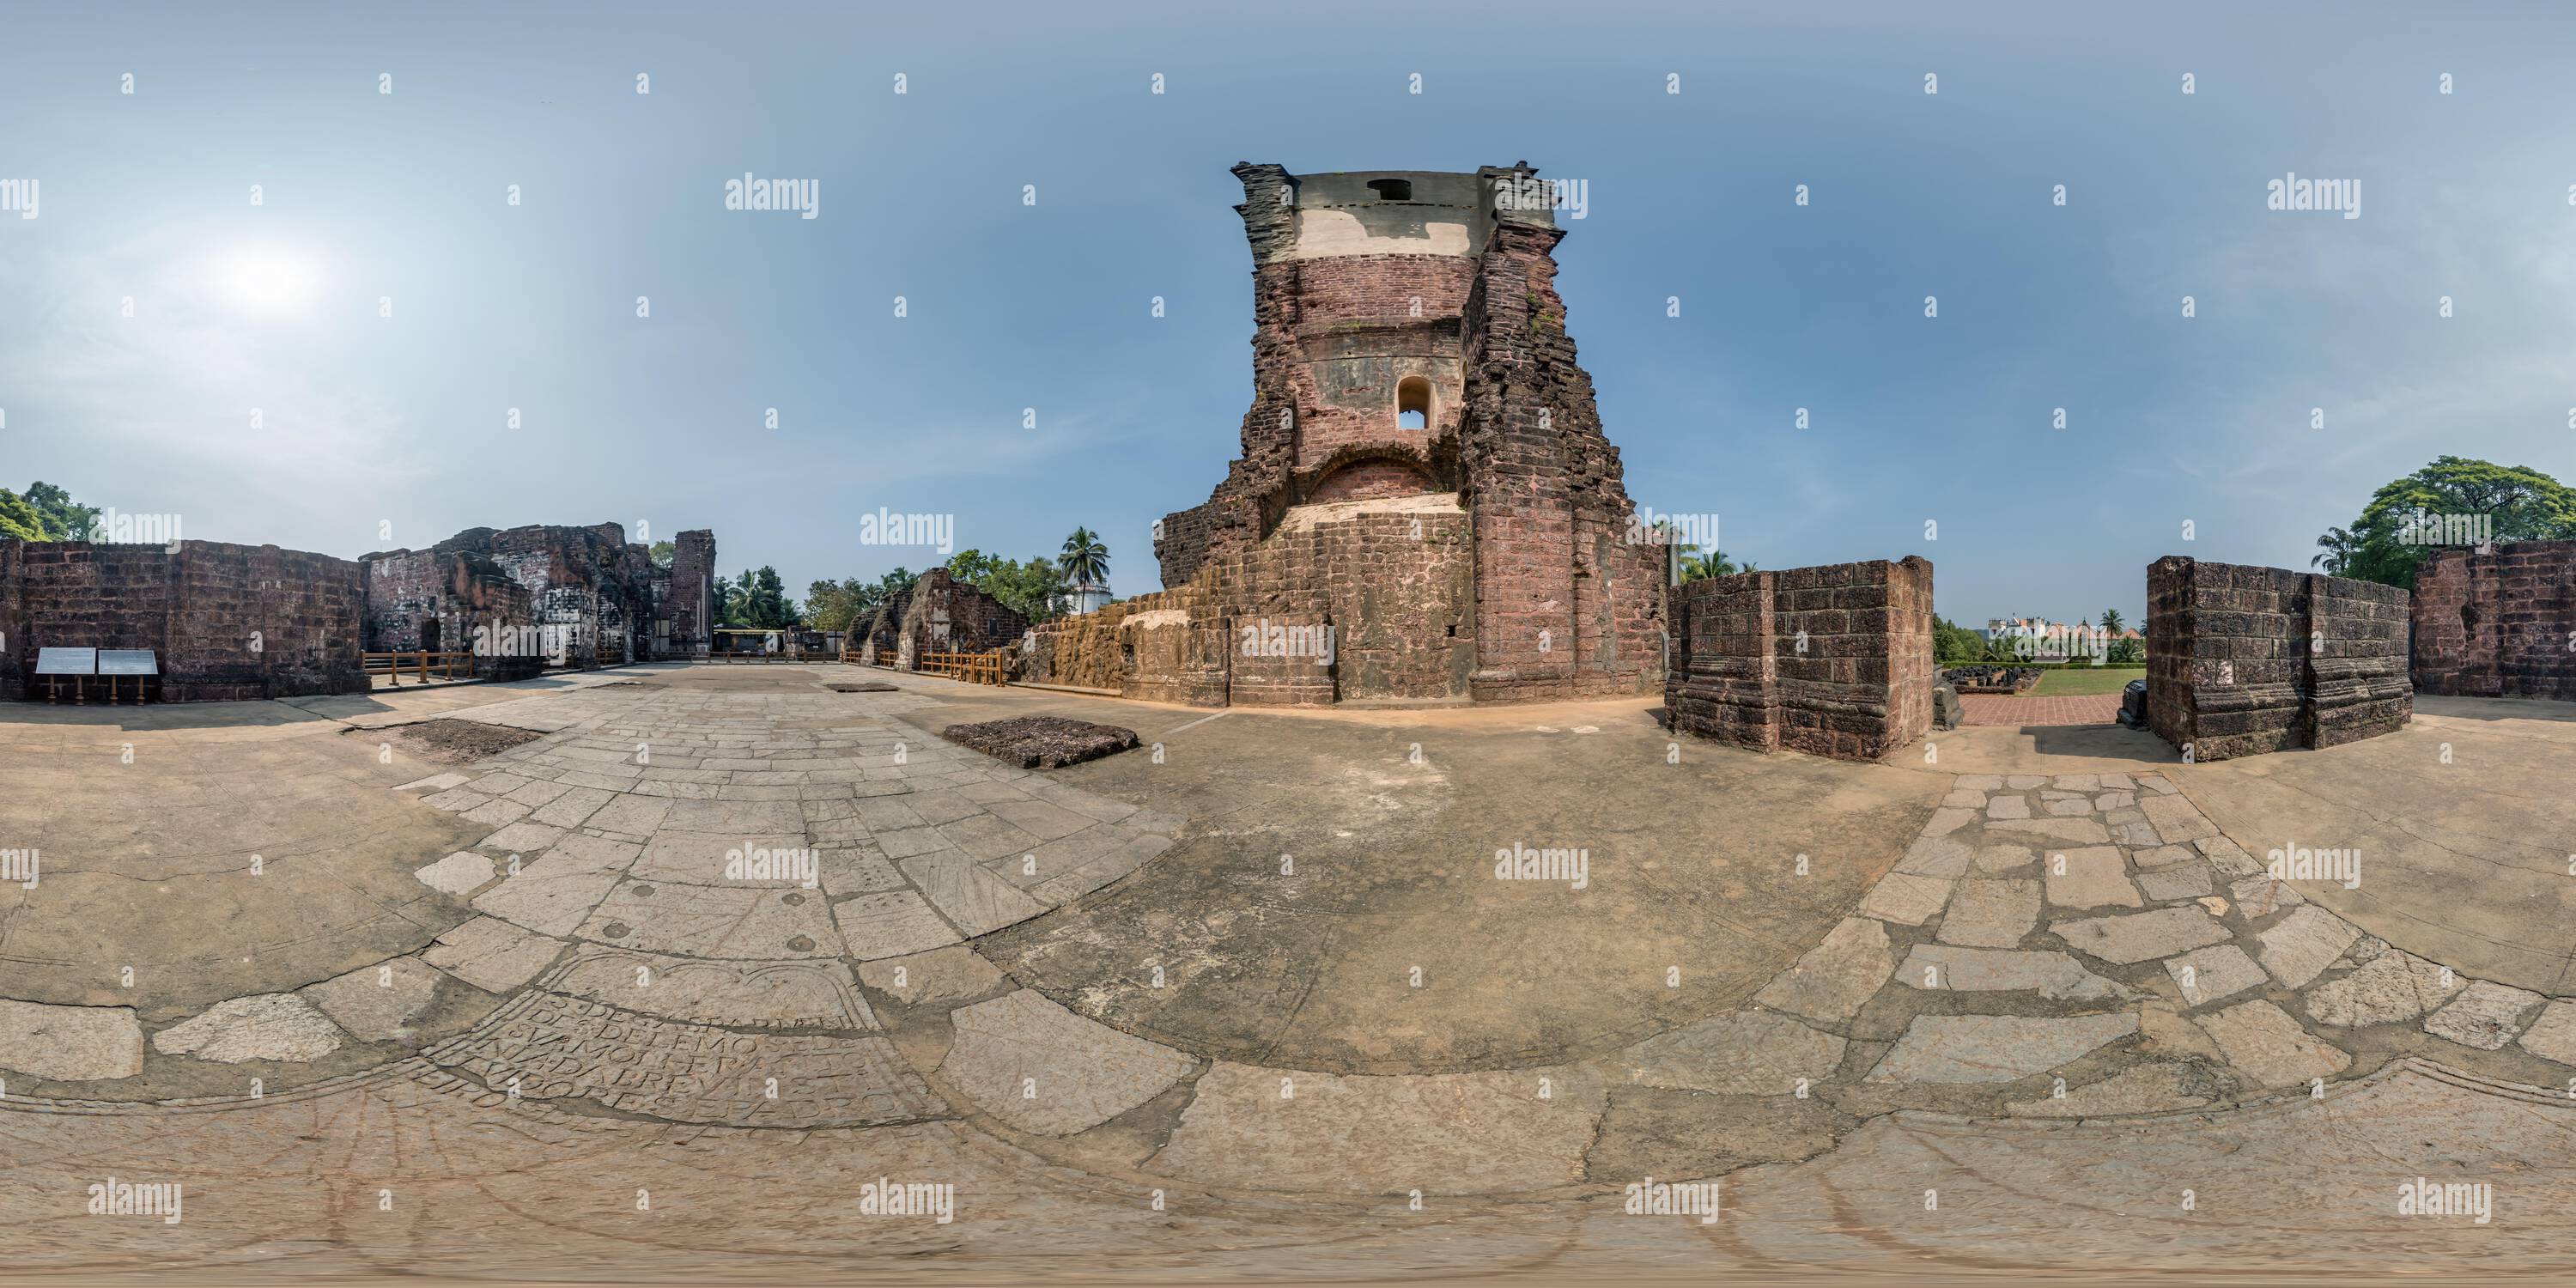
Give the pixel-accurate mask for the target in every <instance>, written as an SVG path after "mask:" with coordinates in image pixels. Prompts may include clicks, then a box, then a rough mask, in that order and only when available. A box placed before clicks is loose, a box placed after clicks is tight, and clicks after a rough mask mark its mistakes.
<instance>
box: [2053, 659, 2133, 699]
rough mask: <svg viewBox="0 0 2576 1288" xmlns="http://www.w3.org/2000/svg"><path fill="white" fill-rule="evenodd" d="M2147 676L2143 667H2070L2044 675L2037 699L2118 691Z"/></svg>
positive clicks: (2073, 696)
mask: <svg viewBox="0 0 2576 1288" xmlns="http://www.w3.org/2000/svg"><path fill="white" fill-rule="evenodd" d="M2145 678H2147V668H2145V667H2143V666H2070V667H2066V668H2064V669H2062V670H2051V671H2049V672H2048V673H2047V674H2046V675H2043V676H2041V677H2040V680H2039V687H2038V688H2036V689H2033V690H2031V691H2030V695H2029V696H2031V697H2035V698H2075V697H2082V696H2084V695H2085V694H2088V693H2118V692H2119V691H2120V690H2122V689H2124V688H2126V687H2128V683H2129V681H2131V680H2143V679H2145Z"/></svg>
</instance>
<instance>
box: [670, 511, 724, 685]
mask: <svg viewBox="0 0 2576 1288" xmlns="http://www.w3.org/2000/svg"><path fill="white" fill-rule="evenodd" d="M660 581H661V583H662V584H661V585H659V586H657V587H656V595H655V599H654V605H655V607H654V618H653V620H654V627H653V653H654V656H656V657H696V656H699V655H702V654H704V653H705V652H706V651H707V650H708V649H709V648H711V647H713V646H714V643H715V636H714V634H713V632H714V630H715V628H716V626H718V625H719V624H720V623H718V621H717V620H716V619H717V618H718V617H719V616H720V615H721V609H722V605H719V604H717V603H716V599H715V589H716V534H715V533H713V532H711V531H708V530H707V529H705V528H692V529H690V530H689V531H687V532H683V533H681V534H680V535H678V536H676V537H673V538H671V567H670V568H669V570H668V572H667V574H666V575H665V577H663V578H661V579H660Z"/></svg>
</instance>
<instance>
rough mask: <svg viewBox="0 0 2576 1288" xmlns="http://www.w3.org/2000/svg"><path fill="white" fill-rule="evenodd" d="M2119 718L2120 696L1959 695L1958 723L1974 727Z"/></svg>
mask: <svg viewBox="0 0 2576 1288" xmlns="http://www.w3.org/2000/svg"><path fill="white" fill-rule="evenodd" d="M2119 715H2120V695H2119V694H2116V693H2084V694H2077V695H2075V696H2073V697H2056V698H2037V697H2011V696H2007V695H2005V694H2000V693H1962V694H1960V695H1959V723H1961V724H1972V725H2023V726H2029V725H2090V724H2110V723H2111V722H2113V721H2114V720H2117V719H2118V718H2119Z"/></svg>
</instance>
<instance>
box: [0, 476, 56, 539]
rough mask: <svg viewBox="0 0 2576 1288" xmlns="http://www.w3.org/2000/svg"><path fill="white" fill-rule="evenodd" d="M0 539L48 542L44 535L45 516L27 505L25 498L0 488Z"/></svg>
mask: <svg viewBox="0 0 2576 1288" xmlns="http://www.w3.org/2000/svg"><path fill="white" fill-rule="evenodd" d="M0 537H16V538H17V539H19V540H20V541H49V540H52V538H50V537H47V536H46V535H45V516H43V515H41V514H38V513H36V507H34V506H32V505H29V504H27V498H25V497H23V496H20V495H18V494H17V493H15V492H12V491H10V490H9V489H7V488H5V487H0Z"/></svg>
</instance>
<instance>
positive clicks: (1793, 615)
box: [1664, 556, 1936, 760]
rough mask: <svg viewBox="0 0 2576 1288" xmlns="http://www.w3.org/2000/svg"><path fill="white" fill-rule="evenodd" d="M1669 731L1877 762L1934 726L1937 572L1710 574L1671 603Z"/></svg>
mask: <svg viewBox="0 0 2576 1288" xmlns="http://www.w3.org/2000/svg"><path fill="white" fill-rule="evenodd" d="M1673 605H1674V606H1673V617H1674V651H1673V658H1672V662H1671V669H1670V671H1669V672H1668V673H1667V677H1666V679H1665V682H1664V706H1665V709H1666V711H1667V712H1669V713H1670V717H1671V720H1672V726H1673V728H1675V729H1676V730H1680V731H1682V732H1685V733H1693V734H1698V735H1700V736H1702V737H1707V738H1713V739H1716V740H1718V741H1721V742H1726V743H1729V744H1732V745H1734V746H1739V747H1746V748H1751V749H1754V750H1759V751H1769V750H1773V749H1775V748H1786V749H1788V750H1792V751H1803V752H1807V753H1809V754H1811V755H1818V756H1832V757H1835V758H1837V759H1843V760H1875V759H1877V758H1879V757H1880V756H1883V755H1885V754H1887V752H1889V751H1891V750H1893V749H1895V748H1896V747H1898V746H1901V745H1903V744H1905V743H1908V742H1912V741H1914V740H1916V739H1919V738H1921V737H1922V736H1923V735H1924V734H1925V733H1927V732H1928V731H1929V730H1930V729H1931V725H1932V689H1933V686H1934V684H1935V675H1936V668H1935V667H1934V665H1933V655H1932V565H1931V564H1930V563H1929V562H1928V561H1926V560H1924V559H1922V558H1921V557H1919V556H1909V557H1907V558H1905V559H1903V560H1900V561H1897V562H1893V563H1891V562H1889V561H1887V560H1883V559H1882V560H1872V561H1869V562H1866V563H1850V564H1830V565H1826V566H1822V567H1815V568H1792V569H1789V570H1786V571H1783V572H1752V573H1738V574H1736V575H1734V576H1731V577H1706V578H1702V579H1700V580H1698V581H1694V582H1691V583H1689V584H1688V585H1685V586H1683V587H1681V588H1680V589H1679V590H1678V591H1677V592H1676V593H1675V595H1674V597H1673Z"/></svg>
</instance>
